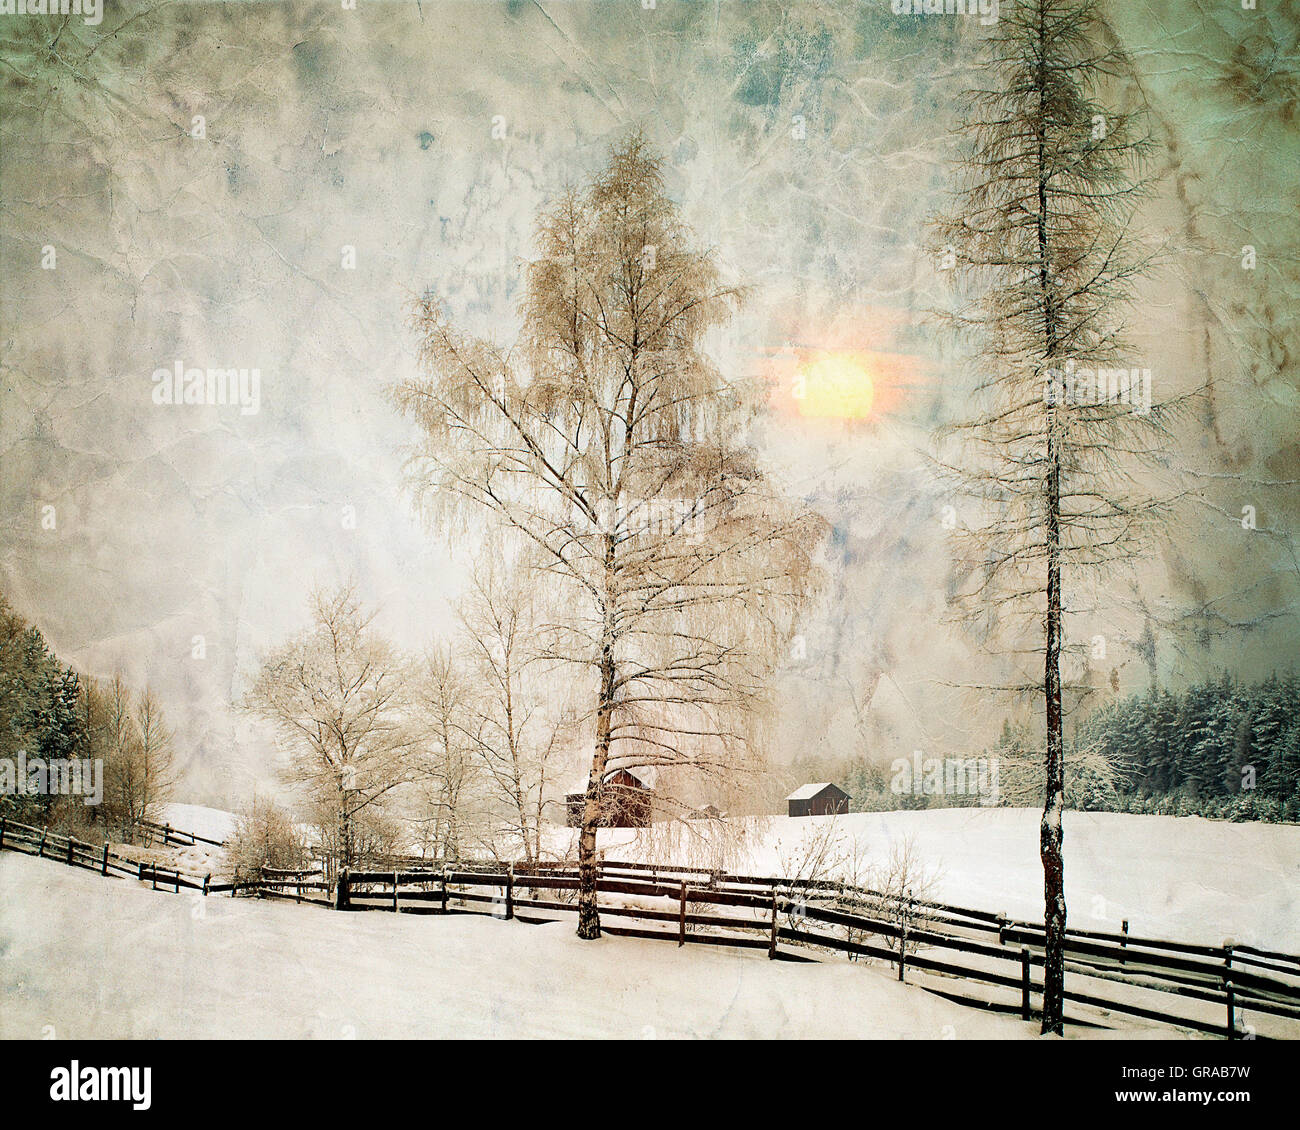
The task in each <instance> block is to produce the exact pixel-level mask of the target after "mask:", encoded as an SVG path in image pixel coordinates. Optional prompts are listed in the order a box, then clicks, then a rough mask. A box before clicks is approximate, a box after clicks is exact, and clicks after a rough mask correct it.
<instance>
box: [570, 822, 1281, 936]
mask: <svg viewBox="0 0 1300 1130" xmlns="http://www.w3.org/2000/svg"><path fill="white" fill-rule="evenodd" d="M1038 819H1039V814H1038V812H1036V811H1032V810H1029V809H1015V808H992V809H989V808H948V809H929V810H923V811H919V812H878V813H858V814H852V815H848V816H838V817H811V818H805V819H793V820H792V819H790V818H788V817H784V816H779V817H761V818H750V819H747V820H744V821H737V822H735V824H734V825H733V827H732V831H733V832H734V835H732V836H728V837H727V839H728V840H729V841H734V842H731V843H728V844H727V846H726V849H725V851H716V852H715V851H712V850H710V848H709V846H707V845H704V844H701V843H698V842H692V840H691V839H688V838H686V837H683V836H681V835H680V834H678V835H677V836H675V837H673V838H672V839H669V838H668V837H665V836H663V835H662V834H654V833H646V832H642V833H639V834H638V833H634V832H632V831H629V830H622V829H609V830H605V831H602V832H601V833H600V840H599V843H600V846H601V848H605V849H608V854H609V857H610V858H611V859H620V858H621V859H630V860H639V861H645V862H651V861H655V862H659V861H663V862H668V861H672V862H677V863H689V862H696V863H700V864H702V865H704V866H718V867H725V868H726V869H727V870H730V871H733V872H736V871H749V872H751V873H757V874H764V875H766V874H781V873H783V863H784V862H788V861H790V860H792V859H797V858H798V857H799V856H800V855H801V854H803V852H804V850H805V846H804V845H806V843H807V842H809V841H810V840H811V839H812V838H814V837H816V836H817V835H818V834H819V833H820V832H822V831H824V830H825V828H826V826H827V824H829V823H832V822H833V823H834V827H835V831H834V833H832V834H833V835H835V836H837V837H838V839H839V840H840V844H841V849H840V850H841V854H850V853H852V851H853V850H854V846H855V842H856V845H857V847H858V848H860V849H861V852H862V855H863V857H864V858H865V860H866V861H867V862H868V863H872V862H874V863H882V862H883V861H885V860H886V859H887V858H888V856H889V853H890V848H891V845H892V844H894V843H896V842H899V841H902V840H905V839H907V838H908V837H913V838H914V842H915V845H916V850H917V853H918V855H919V856H920V858H921V859H922V860H923V861H924V863H925V864H926V865H927V866H928V867H931V868H933V869H934V870H935V871H936V872H937V875H938V879H937V882H936V885H935V893H934V895H933V897H935V898H937V899H939V900H940V901H944V902H950V903H953V904H955V905H958V906H967V907H974V908H977V909H982V910H991V911H995V912H996V911H1005V912H1006V913H1007V914H1010V915H1012V916H1013V917H1016V916H1018V917H1021V918H1022V919H1032V920H1034V921H1041V920H1042V913H1043V894H1042V890H1043V873H1042V867H1041V864H1040V863H1039V859H1038ZM698 823H699V826H700V831H699V834H703V832H704V828H705V826H706V825H707V822H705V821H700V822H698ZM574 836H575V833H573V832H572V831H571V830H569V829H564V830H559V831H557V835H556V837H555V840H554V841H553V846H554V848H555V849H556V850H557V851H564V850H565V849H566V847H568V846H570V845H571V844H572V841H573V838H574ZM570 850H572V848H571V847H570ZM688 856H690V857H691V858H687V857H688ZM1065 894H1066V900H1067V902H1068V904H1069V913H1070V919H1069V920H1070V925H1071V926H1074V927H1076V928H1079V929H1089V930H1118V929H1119V928H1120V923H1121V922H1122V921H1123V920H1124V919H1126V918H1127V919H1128V921H1129V930H1130V931H1131V932H1132V933H1134V934H1141V935H1145V936H1148V937H1151V936H1154V937H1160V938H1168V939H1171V940H1185V941H1194V942H1204V943H1206V944H1209V945H1219V944H1220V943H1222V942H1223V941H1224V939H1225V938H1229V937H1231V938H1232V939H1233V940H1234V941H1236V942H1239V943H1245V944H1249V945H1255V946H1263V947H1265V948H1271V949H1281V950H1285V951H1287V952H1288V953H1300V827H1296V826H1294V825H1284V824H1232V823H1227V822H1223V821H1213V820H1202V819H1201V818H1199V817H1174V816H1129V815H1125V814H1122V813H1112V812H1067V813H1066V815H1065Z"/></svg>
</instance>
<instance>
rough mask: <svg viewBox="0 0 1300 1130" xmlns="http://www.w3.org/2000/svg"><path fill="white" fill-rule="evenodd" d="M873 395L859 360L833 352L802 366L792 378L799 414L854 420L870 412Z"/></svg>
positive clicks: (871, 387)
mask: <svg viewBox="0 0 1300 1130" xmlns="http://www.w3.org/2000/svg"><path fill="white" fill-rule="evenodd" d="M875 398H876V390H875V385H874V383H873V382H872V380H871V374H870V373H868V372H867V370H866V368H865V367H864V366H863V365H862V363H861V362H860V361H857V360H856V359H854V358H853V357H851V356H848V355H846V354H843V353H833V354H831V355H829V356H826V357H821V358H819V359H818V360H816V361H813V362H810V363H809V364H806V365H803V366H801V367H800V369H799V373H798V376H797V377H796V379H795V388H794V400H795V407H796V409H797V411H798V412H799V415H800V416H808V417H816V418H822V419H825V418H835V419H840V420H858V419H862V418H864V417H866V416H868V415H870V414H871V406H872V404H873V403H874V401H875Z"/></svg>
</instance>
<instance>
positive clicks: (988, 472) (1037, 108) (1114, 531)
mask: <svg viewBox="0 0 1300 1130" xmlns="http://www.w3.org/2000/svg"><path fill="white" fill-rule="evenodd" d="M1106 42H1107V35H1106V29H1105V28H1104V27H1103V25H1102V23H1101V21H1100V18H1099V16H1098V14H1097V9H1096V5H1095V4H1094V3H1093V2H1092V0H1025V2H1024V3H1020V4H1017V5H1015V6H1014V8H1012V9H1009V10H1008V9H1004V11H1003V13H1002V16H1001V19H1000V20H999V22H998V24H997V27H996V29H995V30H994V31H992V32H991V33H990V37H989V41H988V52H989V59H988V62H989V66H988V67H987V69H986V71H985V73H986V74H988V75H989V76H990V78H991V79H992V85H991V86H990V87H989V88H988V89H981V90H977V91H973V92H971V94H970V96H969V99H970V110H969V113H968V116H967V118H966V121H965V123H964V127H963V130H964V135H965V139H966V142H967V159H966V162H965V166H964V169H963V172H964V174H965V184H964V186H963V189H962V191H961V193H960V195H959V197H958V199H957V202H956V206H955V208H954V209H953V211H952V212H951V213H950V215H949V216H948V217H947V218H946V219H944V220H943V221H941V222H940V223H939V225H938V227H937V234H938V241H937V242H938V244H939V246H940V247H942V248H945V249H946V250H947V251H948V252H949V254H950V255H951V257H952V258H953V259H954V260H955V262H956V264H957V265H958V266H959V267H961V268H964V269H965V270H966V271H967V272H969V276H968V277H971V278H972V279H973V281H975V282H977V284H978V286H979V287H980V290H979V291H978V292H977V293H973V294H972V295H971V296H970V298H969V300H964V301H962V302H961V303H960V305H959V310H960V312H959V313H958V314H956V315H955V316H954V317H953V321H954V322H955V323H956V324H957V325H958V326H959V327H962V328H966V329H972V330H975V331H977V332H978V336H979V339H980V346H981V350H982V351H981V352H980V354H979V361H980V363H981V365H982V373H983V374H984V377H983V380H982V382H981V386H980V389H979V394H980V399H981V400H982V402H983V403H982V405H981V412H980V414H978V415H976V416H974V417H973V418H972V419H970V420H968V421H966V422H965V423H963V424H962V425H960V426H959V427H957V428H956V429H954V432H953V435H952V436H951V437H950V438H955V439H957V440H958V441H964V450H963V452H962V454H961V456H959V457H958V458H957V460H956V462H957V463H959V464H960V469H961V472H962V473H961V485H962V486H964V487H965V488H967V489H969V490H971V491H972V492H973V493H974V494H975V495H976V496H977V497H978V498H979V499H980V500H981V503H982V504H981V506H980V513H979V517H978V518H977V519H976V520H975V521H974V522H972V523H970V526H971V527H973V528H970V529H968V530H967V531H965V534H966V536H967V538H968V539H969V541H968V552H967V557H966V562H967V566H968V568H969V573H968V577H967V579H968V580H969V581H970V582H971V584H969V585H968V586H967V588H966V592H965V595H967V596H969V597H973V598H974V599H975V600H976V601H978V602H979V605H978V607H979V610H980V616H981V617H982V619H983V621H984V625H985V626H986V627H993V628H999V627H1001V628H1007V629H1008V630H1009V631H1010V633H1011V636H1010V638H1011V640H1012V641H1013V642H1012V643H1011V644H1010V645H1009V649H1012V650H1017V651H1019V652H1020V653H1022V654H1023V653H1030V652H1032V653H1037V654H1039V655H1041V657H1042V663H1043V666H1042V668H1041V673H1040V674H1039V675H1037V676H1035V675H1027V682H1025V683H1024V684H1023V685H1022V686H1021V687H1020V688H1019V689H1022V690H1027V691H1033V692H1034V693H1036V694H1038V695H1039V696H1041V701H1042V702H1043V704H1044V714H1045V723H1046V750H1045V759H1044V767H1045V789H1044V794H1045V795H1044V808H1043V817H1042V822H1041V826H1040V834H1039V849H1040V855H1041V858H1042V864H1043V877H1044V882H1043V888H1044V904H1045V907H1044V920H1045V929H1046V952H1045V957H1044V965H1045V973H1044V988H1043V1018H1042V1029H1043V1031H1044V1032H1056V1033H1060V1032H1061V1031H1062V1027H1063V1009H1064V978H1065V973H1064V944H1065V926H1066V906H1065V888H1064V869H1063V867H1064V865H1063V860H1062V810H1063V807H1064V803H1065V795H1064V788H1065V777H1064V740H1063V736H1064V731H1063V719H1064V713H1063V685H1062V675H1061V669H1062V668H1061V659H1062V651H1063V649H1064V646H1065V632H1064V616H1065V614H1066V613H1067V612H1068V611H1069V610H1070V607H1071V604H1070V601H1069V599H1068V598H1067V595H1066V591H1065V586H1066V583H1067V581H1069V582H1070V583H1071V586H1072V589H1073V592H1072V594H1071V595H1072V596H1073V599H1074V601H1075V605H1074V607H1076V608H1077V607H1078V603H1079V601H1080V600H1081V598H1084V597H1086V596H1087V595H1088V590H1087V587H1086V586H1087V585H1088V584H1090V583H1093V582H1092V581H1090V579H1089V578H1090V577H1095V576H1096V575H1097V572H1098V571H1105V570H1107V569H1108V568H1109V567H1111V566H1114V565H1116V564H1117V563H1119V562H1122V561H1128V560H1132V559H1133V558H1134V557H1136V556H1138V555H1141V554H1143V553H1145V552H1147V551H1148V548H1149V547H1150V545H1151V544H1152V541H1151V536H1152V533H1153V526H1152V520H1153V519H1156V518H1157V517H1159V516H1160V515H1161V514H1162V513H1163V507H1162V504H1161V502H1160V501H1159V500H1158V499H1156V498H1154V497H1151V496H1149V495H1147V494H1144V493H1142V492H1141V491H1139V490H1138V489H1137V487H1136V485H1135V482H1134V480H1133V477H1132V476H1133V474H1134V471H1135V469H1136V468H1137V467H1138V466H1141V465H1142V464H1143V463H1144V462H1145V463H1146V464H1147V465H1148V466H1150V456H1151V455H1152V454H1153V453H1155V452H1156V451H1158V449H1159V446H1160V445H1161V444H1162V443H1163V442H1165V439H1166V433H1165V430H1164V424H1163V422H1162V421H1163V418H1164V409H1162V407H1161V406H1160V405H1152V404H1151V403H1150V399H1149V397H1150V385H1149V383H1145V381H1144V378H1143V375H1142V373H1141V370H1140V369H1139V370H1134V369H1132V368H1131V367H1130V365H1129V364H1128V363H1127V361H1126V360H1125V345H1124V341H1123V328H1124V327H1123V324H1122V320H1121V318H1120V312H1121V310H1122V308H1123V305H1124V303H1125V302H1126V301H1127V300H1128V299H1129V298H1130V296H1131V288H1132V284H1133V281H1134V279H1135V278H1136V277H1137V276H1138V274H1140V273H1141V271H1142V270H1143V269H1144V266H1145V261H1144V259H1143V258H1142V256H1141V255H1139V254H1138V253H1137V252H1136V251H1135V241H1134V240H1133V238H1132V237H1131V235H1130V231H1129V223H1130V220H1131V217H1132V214H1133V212H1134V209H1135V208H1136V206H1137V203H1138V198H1139V197H1140V195H1141V194H1142V192H1143V191H1144V189H1145V187H1146V184H1145V181H1144V180H1143V179H1142V171H1141V170H1142V166H1143V158H1144V155H1145V152H1146V150H1147V149H1148V147H1149V145H1150V141H1149V138H1148V137H1147V135H1146V133H1145V128H1144V123H1143V120H1142V119H1143V114H1142V108H1141V106H1140V105H1137V104H1135V105H1134V107H1133V108H1132V109H1122V110H1115V109H1112V108H1111V107H1110V106H1108V105H1105V104H1103V103H1102V101H1101V98H1102V97H1103V96H1106V95H1108V94H1109V92H1110V91H1112V90H1118V89H1119V88H1120V83H1119V82H1118V81H1116V80H1121V79H1122V78H1123V76H1125V75H1126V74H1127V73H1128V70H1127V66H1126V61H1125V60H1124V59H1123V58H1122V57H1121V56H1120V55H1119V54H1118V53H1116V52H1115V51H1114V50H1112V49H1110V48H1108V47H1106V46H1104V44H1105V43H1106ZM1147 379H1148V380H1149V370H1148V378H1147ZM1026 616H1027V617H1028V619H1025V618H1024V617H1026ZM1035 634H1037V639H1038V640H1039V641H1041V643H1038V644H1035V643H1033V642H1032V637H1033V636H1034V635H1035ZM1027 639H1029V641H1030V642H1029V643H1028V644H1027V643H1026V640H1027Z"/></svg>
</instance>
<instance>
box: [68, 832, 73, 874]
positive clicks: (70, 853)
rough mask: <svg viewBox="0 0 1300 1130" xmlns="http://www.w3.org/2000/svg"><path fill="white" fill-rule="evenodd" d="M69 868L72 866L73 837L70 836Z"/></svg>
mask: <svg viewBox="0 0 1300 1130" xmlns="http://www.w3.org/2000/svg"><path fill="white" fill-rule="evenodd" d="M67 862H68V866H69V867H71V866H72V836H71V835H69V836H68V861H67Z"/></svg>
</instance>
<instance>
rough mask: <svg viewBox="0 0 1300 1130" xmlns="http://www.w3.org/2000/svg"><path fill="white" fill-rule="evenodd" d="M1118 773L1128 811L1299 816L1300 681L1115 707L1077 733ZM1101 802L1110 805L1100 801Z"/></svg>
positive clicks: (1225, 679)
mask: <svg viewBox="0 0 1300 1130" xmlns="http://www.w3.org/2000/svg"><path fill="white" fill-rule="evenodd" d="M1077 741H1078V742H1079V743H1093V744H1095V746H1096V748H1097V749H1098V751H1099V752H1100V753H1102V754H1103V755H1105V756H1107V757H1108V758H1109V759H1111V760H1112V761H1113V762H1114V763H1115V764H1116V766H1118V767H1119V769H1120V772H1121V780H1122V782H1123V784H1122V788H1121V789H1117V790H1116V791H1115V792H1116V795H1115V796H1114V798H1113V802H1112V803H1110V804H1104V803H1103V804H1098V805H1097V806H1096V807H1101V808H1113V809H1115V810H1117V811H1122V812H1154V813H1166V814H1173V815H1179V816H1182V815H1200V816H1211V817H1221V818H1226V819H1232V820H1296V819H1300V678H1298V677H1297V676H1296V675H1294V674H1290V675H1285V676H1277V675H1273V676H1271V677H1270V678H1268V679H1265V680H1264V681H1263V682H1261V683H1256V684H1254V685H1245V684H1242V683H1238V682H1236V681H1234V680H1233V679H1232V677H1231V676H1229V675H1227V674H1226V673H1225V674H1224V675H1223V676H1221V677H1220V678H1219V679H1218V680H1216V681H1213V682H1206V683H1200V684H1198V685H1196V686H1193V687H1189V688H1187V689H1186V690H1184V691H1181V692H1173V691H1158V692H1156V693H1154V694H1152V693H1147V694H1142V695H1134V696H1132V697H1130V698H1126V699H1119V700H1117V701H1115V702H1112V703H1109V704H1108V705H1106V706H1104V707H1102V708H1101V709H1099V710H1097V711H1095V712H1094V713H1093V714H1091V715H1090V716H1089V717H1088V719H1087V721H1086V722H1085V723H1084V724H1083V725H1082V726H1081V727H1080V733H1079V735H1078V738H1077ZM1098 799H1099V800H1102V801H1104V800H1106V799H1108V798H1105V797H1100V798H1098Z"/></svg>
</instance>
